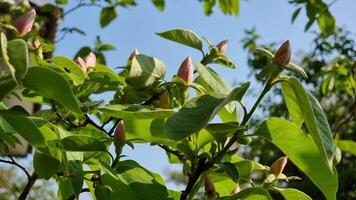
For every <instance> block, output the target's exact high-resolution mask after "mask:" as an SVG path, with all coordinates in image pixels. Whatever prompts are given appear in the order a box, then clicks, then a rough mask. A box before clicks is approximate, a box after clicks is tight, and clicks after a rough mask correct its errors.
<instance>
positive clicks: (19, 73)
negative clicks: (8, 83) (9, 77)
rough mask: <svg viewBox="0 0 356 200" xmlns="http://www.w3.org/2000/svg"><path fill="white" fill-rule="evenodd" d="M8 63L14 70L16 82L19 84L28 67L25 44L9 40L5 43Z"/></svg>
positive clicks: (22, 41) (17, 40)
mask: <svg viewBox="0 0 356 200" xmlns="http://www.w3.org/2000/svg"><path fill="white" fill-rule="evenodd" d="M7 54H8V56H9V62H10V64H11V66H13V67H14V69H15V77H16V80H18V81H19V82H20V80H21V79H22V78H24V76H25V75H26V73H27V69H28V68H29V67H30V61H29V56H28V48H27V44H26V42H25V41H24V40H22V39H15V40H11V41H9V42H8V43H7Z"/></svg>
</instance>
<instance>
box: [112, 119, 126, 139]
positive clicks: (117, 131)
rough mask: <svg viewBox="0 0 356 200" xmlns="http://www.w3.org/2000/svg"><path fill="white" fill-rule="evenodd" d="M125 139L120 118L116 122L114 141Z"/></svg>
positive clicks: (122, 122)
mask: <svg viewBox="0 0 356 200" xmlns="http://www.w3.org/2000/svg"><path fill="white" fill-rule="evenodd" d="M125 140H126V136H125V126H124V121H123V120H120V122H119V123H118V125H117V126H116V129H115V133H114V141H115V143H124V142H125Z"/></svg>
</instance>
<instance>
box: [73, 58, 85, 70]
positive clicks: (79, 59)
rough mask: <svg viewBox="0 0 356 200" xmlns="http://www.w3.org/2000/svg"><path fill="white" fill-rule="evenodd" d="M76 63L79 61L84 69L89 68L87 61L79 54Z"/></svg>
mask: <svg viewBox="0 0 356 200" xmlns="http://www.w3.org/2000/svg"><path fill="white" fill-rule="evenodd" d="M75 63H77V64H78V65H79V66H80V68H82V69H86V68H87V65H86V63H85V61H84V60H83V58H81V57H80V56H78V57H77V59H75Z"/></svg>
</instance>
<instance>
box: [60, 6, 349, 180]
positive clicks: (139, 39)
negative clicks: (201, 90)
mask: <svg viewBox="0 0 356 200" xmlns="http://www.w3.org/2000/svg"><path fill="white" fill-rule="evenodd" d="M75 2H77V1H72V2H71V4H70V5H69V6H68V7H72V6H74V4H75ZM326 2H330V1H326ZM355 8H356V1H355V0H339V1H337V2H336V3H335V4H334V5H333V6H332V7H331V11H332V13H333V14H334V15H335V17H336V23H337V25H338V26H344V27H347V29H348V30H350V31H352V32H353V33H356V24H355V23H356V22H355V20H356V12H355ZM294 10H295V7H293V6H291V5H290V4H288V3H287V0H273V1H271V0H270V1H266V0H249V1H246V0H240V14H239V16H237V17H234V16H224V15H222V14H221V13H220V12H215V13H214V14H213V15H211V16H208V17H207V16H205V15H204V14H203V9H202V4H201V3H199V2H198V1H197V0H176V1H171V0H166V9H165V11H164V12H162V13H161V12H159V11H157V10H156V9H155V8H154V6H153V5H152V3H151V1H149V0H141V1H139V0H138V5H137V6H136V7H133V8H129V9H127V8H120V9H119V16H118V18H117V19H116V20H115V21H114V22H113V23H111V24H110V25H109V26H108V27H107V28H105V29H100V26H99V20H98V16H99V11H100V10H99V9H98V8H94V7H91V8H82V9H80V10H77V11H75V12H74V13H71V14H70V15H68V16H67V18H66V19H65V20H64V21H63V23H62V25H61V27H73V26H76V27H79V28H80V29H82V30H84V31H85V32H86V33H87V36H80V35H68V36H67V37H66V39H65V40H63V41H61V42H60V43H59V44H58V45H57V50H56V55H64V56H69V57H73V56H74V54H75V53H76V52H77V50H78V49H79V48H80V47H82V46H84V45H91V46H93V44H94V41H95V37H96V35H100V36H101V38H102V41H103V42H106V43H111V44H113V45H114V46H115V47H116V51H113V52H110V53H107V54H106V56H107V61H108V66H112V67H115V66H122V65H123V64H125V62H126V59H127V57H128V55H129V54H130V53H131V52H132V50H133V49H134V48H138V49H139V51H140V52H141V53H143V54H147V55H151V56H155V57H158V58H160V59H161V60H162V61H164V63H165V64H166V66H167V70H168V74H167V76H166V79H170V78H171V77H172V75H173V74H175V73H176V71H177V69H178V67H179V65H180V63H181V62H182V60H183V59H184V58H185V57H187V56H192V57H193V60H194V61H198V60H200V59H201V54H200V53H199V52H197V51H196V50H194V49H191V48H189V47H185V46H182V45H179V44H177V43H173V42H170V41H168V40H164V39H162V38H160V37H158V36H157V35H155V34H154V33H155V32H161V31H165V30H168V29H173V28H186V29H191V30H193V31H194V32H196V33H198V34H199V35H200V36H206V37H208V38H209V39H210V40H211V41H213V42H214V43H218V42H219V41H221V40H223V39H228V40H229V48H228V50H227V54H228V55H229V56H230V57H231V58H232V60H233V61H234V62H235V63H236V64H237V66H238V67H237V69H235V70H231V69H226V68H222V67H220V68H217V71H218V72H219V73H220V74H222V76H223V77H224V78H225V79H226V80H227V81H228V82H229V83H232V82H233V80H237V81H238V82H243V81H246V80H247V79H248V77H247V74H248V73H249V69H248V68H247V66H246V60H247V59H246V52H245V51H244V50H243V49H242V43H241V42H240V41H241V39H242V38H243V37H244V33H243V32H244V30H245V29H249V28H252V27H256V28H257V31H258V33H259V34H261V35H262V36H263V40H262V42H272V41H277V42H282V41H284V40H286V39H289V40H290V42H291V45H292V49H293V51H294V53H295V54H294V55H295V56H296V52H298V51H300V50H303V51H308V50H309V49H310V45H311V39H312V37H311V34H310V33H305V32H304V25H305V24H306V22H307V18H306V17H305V13H304V12H302V13H301V14H300V16H299V17H298V18H297V20H296V22H295V23H294V24H291V23H290V21H291V14H292V13H293V11H294ZM312 29H314V30H316V27H315V25H314V27H313V28H312ZM103 98H107V97H106V96H103ZM246 103H247V105H250V104H249V102H246ZM125 153H126V154H127V155H128V156H129V158H130V159H135V160H137V161H138V162H139V163H140V164H142V165H143V166H144V167H146V168H148V169H150V170H152V171H156V172H159V173H161V174H163V175H165V174H166V173H165V171H166V170H167V169H168V168H169V167H170V166H169V165H168V162H167V158H166V156H165V154H164V152H163V151H161V150H160V149H158V148H156V147H151V146H147V145H137V146H136V148H135V150H133V151H132V150H127V151H125ZM170 169H172V168H170ZM174 169H179V168H178V167H177V166H176V167H174ZM169 186H170V187H174V186H173V185H171V184H169Z"/></svg>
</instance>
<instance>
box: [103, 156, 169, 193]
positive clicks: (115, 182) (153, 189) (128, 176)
mask: <svg viewBox="0 0 356 200" xmlns="http://www.w3.org/2000/svg"><path fill="white" fill-rule="evenodd" d="M118 166H119V167H118V169H117V170H116V171H114V170H113V169H112V168H111V167H110V166H108V165H106V164H105V163H100V170H101V171H102V175H101V181H102V184H103V185H106V186H109V187H110V188H111V190H112V199H125V200H167V199H170V198H168V196H169V194H168V191H167V188H166V187H165V186H164V181H163V179H162V178H161V177H160V176H159V175H158V174H156V173H153V172H150V171H148V170H146V169H145V168H143V167H142V166H140V165H139V164H137V163H136V162H135V161H132V160H125V161H122V162H120V163H119V164H118Z"/></svg>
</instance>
